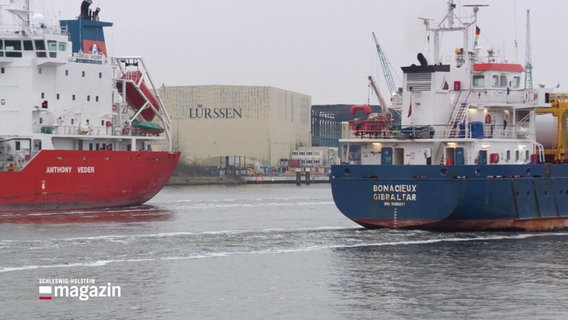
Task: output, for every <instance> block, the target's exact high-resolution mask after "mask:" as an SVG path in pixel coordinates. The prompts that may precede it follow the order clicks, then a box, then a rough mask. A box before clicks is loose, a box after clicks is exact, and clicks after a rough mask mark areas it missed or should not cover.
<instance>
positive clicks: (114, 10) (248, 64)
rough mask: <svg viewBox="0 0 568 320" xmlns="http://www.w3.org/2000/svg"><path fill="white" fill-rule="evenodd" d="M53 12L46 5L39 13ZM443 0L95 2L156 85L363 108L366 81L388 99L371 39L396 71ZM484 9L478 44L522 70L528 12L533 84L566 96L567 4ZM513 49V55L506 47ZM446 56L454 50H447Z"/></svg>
mask: <svg viewBox="0 0 568 320" xmlns="http://www.w3.org/2000/svg"><path fill="white" fill-rule="evenodd" d="M36 2H39V4H36V5H35V7H36V8H37V9H41V10H42V11H44V13H45V15H46V17H47V18H52V17H54V16H57V15H60V16H61V17H62V18H74V17H76V16H77V15H78V13H79V7H80V4H81V0H54V1H46V0H42V1H36ZM47 3H52V4H47ZM446 3H447V2H446V1H445V0H421V1H416V0H396V1H390V0H389V1H385V0H318V1H309V0H286V1H272V0H165V1H150V0H138V1H134V0H119V1H117V0H93V4H92V8H95V7H100V8H101V14H100V16H101V20H104V21H112V22H114V23H115V25H114V27H113V28H112V32H107V42H108V45H109V48H110V53H111V54H112V55H123V54H134V55H141V56H143V57H144V58H145V60H146V63H147V64H148V65H149V68H150V72H151V74H152V77H153V80H154V82H155V83H156V84H157V85H161V84H165V85H202V84H227V85H261V86H274V87H278V88H282V89H286V90H292V91H296V92H300V93H304V94H308V95H311V96H312V103H313V104H334V103H347V104H358V103H366V102H367V100H368V97H369V93H368V92H369V90H368V80H367V76H369V75H372V76H374V77H375V78H376V79H377V80H378V82H379V84H380V86H381V88H382V90H384V91H386V89H385V85H384V78H383V76H382V73H381V72H380V65H379V60H378V57H377V53H376V50H375V46H374V43H373V39H372V36H371V32H373V31H374V32H375V33H376V35H377V37H378V40H379V42H380V44H381V46H382V48H383V50H384V51H385V53H386V54H387V56H388V59H389V60H390V63H391V64H392V66H393V68H394V71H395V72H397V73H398V74H399V75H400V74H401V71H400V66H403V65H409V64H412V63H417V60H416V54H417V53H418V52H420V51H424V52H426V50H425V48H426V40H425V39H426V37H425V31H424V27H423V25H422V22H421V21H420V20H419V19H418V17H427V18H433V19H435V20H436V21H438V20H439V19H440V18H442V17H443V15H444V13H445V10H446ZM471 3H476V4H479V3H483V4H488V5H489V7H487V8H481V10H480V12H479V20H478V25H479V27H480V28H481V37H480V41H479V44H480V46H482V47H483V48H484V49H489V48H494V49H495V50H496V51H498V52H500V54H501V57H503V56H506V57H507V58H508V59H509V61H519V62H520V63H522V64H524V56H525V34H526V29H525V26H526V10H527V9H530V10H531V38H532V60H533V65H534V69H533V82H534V83H535V84H538V83H545V84H547V85H550V86H552V85H556V84H558V83H560V84H561V86H560V89H558V90H561V91H566V90H567V87H568V83H567V81H566V80H567V74H568V70H567V69H568V64H567V63H566V61H564V57H565V56H566V52H567V49H566V46H567V44H566V40H565V39H564V38H565V35H564V29H565V28H564V27H563V24H562V21H563V19H564V18H565V17H567V16H568V1H565V0H547V1H531V0H516V1H515V0H481V1H478V0H475V1H457V0H456V4H458V7H459V8H460V9H459V10H461V11H462V12H467V13H468V14H469V13H470V12H471V10H470V9H468V8H463V7H462V6H463V5H464V4H471ZM515 39H516V40H517V43H518V49H516V50H515V46H514V41H515ZM448 51H449V52H448V54H450V53H451V52H452V51H453V49H449V50H448ZM371 103H377V100H376V97H374V96H371Z"/></svg>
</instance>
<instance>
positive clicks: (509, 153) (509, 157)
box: [505, 149, 511, 161]
mask: <svg viewBox="0 0 568 320" xmlns="http://www.w3.org/2000/svg"><path fill="white" fill-rule="evenodd" d="M505 160H506V161H509V160H511V150H508V149H507V150H506V151H505Z"/></svg>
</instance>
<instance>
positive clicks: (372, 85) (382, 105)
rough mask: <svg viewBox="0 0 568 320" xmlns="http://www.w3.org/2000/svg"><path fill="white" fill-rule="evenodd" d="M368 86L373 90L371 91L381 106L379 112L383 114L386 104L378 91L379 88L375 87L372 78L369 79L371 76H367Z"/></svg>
mask: <svg viewBox="0 0 568 320" xmlns="http://www.w3.org/2000/svg"><path fill="white" fill-rule="evenodd" d="M369 85H370V86H371V88H373V91H374V92H375V94H376V95H377V98H378V99H379V104H380V105H381V110H380V111H381V112H385V111H386V110H387V108H388V107H387V103H386V101H385V99H384V98H383V95H382V94H381V92H380V91H379V88H377V85H376V84H375V81H374V80H373V77H371V76H369Z"/></svg>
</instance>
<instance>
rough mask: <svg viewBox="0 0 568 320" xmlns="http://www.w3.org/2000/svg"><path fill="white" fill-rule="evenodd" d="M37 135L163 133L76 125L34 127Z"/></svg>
mask: <svg viewBox="0 0 568 320" xmlns="http://www.w3.org/2000/svg"><path fill="white" fill-rule="evenodd" d="M34 132H35V133H44V134H54V135H68V136H77V135H84V136H95V137H97V136H98V137H108V136H132V137H146V136H148V137H149V136H152V137H155V136H160V134H161V133H162V132H161V131H152V130H147V129H142V128H135V127H131V126H128V125H126V126H88V125H78V126H77V125H74V126H60V125H53V126H46V125H37V126H35V127H34Z"/></svg>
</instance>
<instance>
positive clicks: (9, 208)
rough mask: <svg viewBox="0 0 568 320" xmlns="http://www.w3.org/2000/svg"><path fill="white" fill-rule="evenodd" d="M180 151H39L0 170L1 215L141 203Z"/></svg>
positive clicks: (173, 164)
mask: <svg viewBox="0 0 568 320" xmlns="http://www.w3.org/2000/svg"><path fill="white" fill-rule="evenodd" d="M179 157H180V153H179V152H159V151H144V152H132V151H76V150H43V151H41V152H40V153H38V154H37V155H36V156H35V157H34V159H32V160H31V161H30V163H29V164H27V165H26V166H25V167H24V168H23V169H21V170H18V168H17V167H15V168H14V169H13V170H12V171H1V172H0V214H1V213H3V212H14V211H33V210H62V209H95V208H107V207H117V206H129V205H138V204H142V203H144V202H146V201H148V200H149V199H151V198H152V197H153V196H154V195H156V193H158V192H159V191H160V189H161V188H163V186H164V185H165V184H166V183H167V181H168V179H169V177H170V176H171V174H172V172H173V170H174V169H175V167H176V165H177V162H178V160H179Z"/></svg>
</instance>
